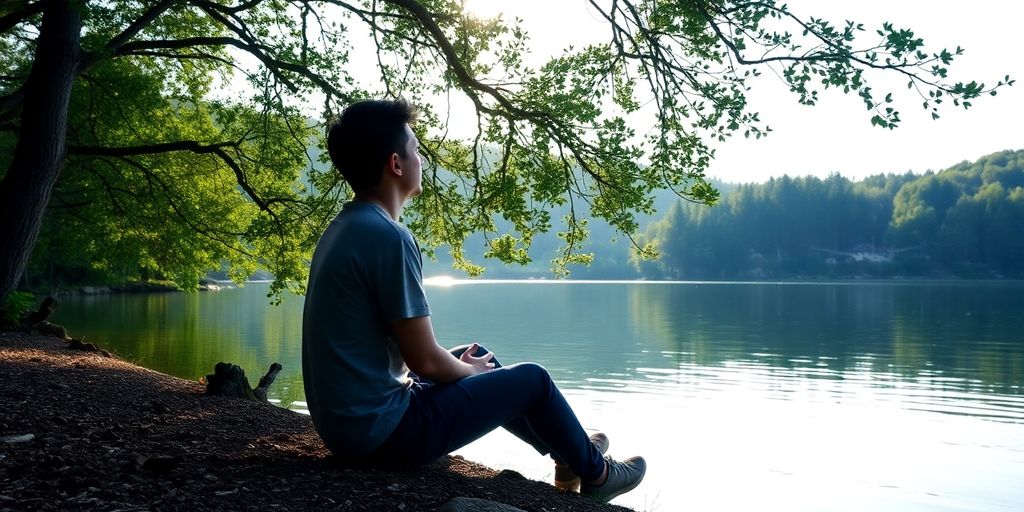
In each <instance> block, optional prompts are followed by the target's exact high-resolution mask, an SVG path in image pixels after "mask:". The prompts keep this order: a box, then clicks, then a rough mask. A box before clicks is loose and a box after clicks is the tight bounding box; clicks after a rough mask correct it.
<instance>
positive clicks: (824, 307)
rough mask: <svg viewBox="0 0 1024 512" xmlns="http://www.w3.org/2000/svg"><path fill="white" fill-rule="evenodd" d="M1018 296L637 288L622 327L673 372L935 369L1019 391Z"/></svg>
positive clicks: (985, 288)
mask: <svg viewBox="0 0 1024 512" xmlns="http://www.w3.org/2000/svg"><path fill="white" fill-rule="evenodd" d="M1022 297H1024V290H1022V289H1021V287H1020V286H1019V285H1005V286H1004V285H999V284H986V283H973V284H954V285H949V284H935V283H911V284H837V285H816V284H809V285H803V284H679V285H664V286H661V285H643V286H639V285H638V286H632V287H631V289H630V292H629V315H630V317H629V322H630V324H631V326H632V327H633V329H634V331H635V332H636V333H637V335H638V336H639V337H641V338H642V339H643V340H645V342H646V343H647V344H648V346H650V347H651V349H652V350H658V351H662V352H664V353H665V355H667V356H669V357H667V358H664V359H663V360H662V361H663V364H664V363H667V362H668V361H672V363H673V364H674V367H675V368H679V367H680V365H683V364H698V365H720V364H723V363H725V362H730V361H753V362H758V363H763V364H767V365H770V366H772V367H776V368H785V369H794V368H800V367H806V366H807V365H808V364H811V363H813V364H814V365H815V366H816V367H819V368H821V367H826V368H828V369H829V370H831V371H834V372H836V373H837V374H841V373H844V372H850V371H856V372H865V371H867V372H871V373H887V374H894V375H897V376H899V377H901V378H905V379H918V378H919V377H922V375H923V376H925V377H927V376H928V375H929V374H930V372H941V373H942V374H944V375H947V376H950V377H956V378H961V379H965V381H964V382H965V383H967V382H969V381H970V380H980V381H981V382H982V383H983V384H984V385H985V386H988V387H989V388H992V389H993V390H999V391H1004V392H1017V393H1020V391H1021V390H1020V388H1019V385H1020V384H1019V383H1020V382H1022V380H1021V377H1022V373H1021V370H1022V367H1024V346H1022V345H1024V343H1021V342H1022V341H1024V340H1022V339H1021V337H1022V336H1024V330H1022V329H1021V328H1022V327H1024V321H1021V319H1022V313H1021V311H1024V300H1022ZM1015 326H1016V327H1015ZM956 385H957V386H960V387H961V388H962V387H963V386H965V385H966V384H956ZM1013 386H1018V388H1016V390H1015V391H1014V389H1013Z"/></svg>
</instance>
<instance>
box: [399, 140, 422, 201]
mask: <svg viewBox="0 0 1024 512" xmlns="http://www.w3.org/2000/svg"><path fill="white" fill-rule="evenodd" d="M405 134H406V136H407V137H408V138H407V140H406V141H405V155H406V157H405V158H401V155H399V161H400V162H401V164H402V171H403V172H402V181H403V183H405V184H406V185H407V186H408V190H409V197H416V196H418V195H420V193H421V192H423V161H422V160H421V159H420V141H419V139H417V138H416V134H415V133H413V131H412V128H410V127H409V125H405Z"/></svg>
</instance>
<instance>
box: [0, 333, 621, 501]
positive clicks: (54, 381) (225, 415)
mask: <svg viewBox="0 0 1024 512" xmlns="http://www.w3.org/2000/svg"><path fill="white" fill-rule="evenodd" d="M66 345H67V344H66V343H65V342H64V341H62V340H60V339H57V338H46V337H40V336H28V335H24V334H19V333H0V390H2V392H0V437H4V438H6V441H8V442H0V511H7V510H19V511H20V510H111V511H113V510H122V511H128V510H256V509H259V510H262V511H286V510H373V511H378V510H380V511H386V510H395V511H403V512H404V511H419V510H422V511H434V510H437V509H438V507H440V506H441V505H442V504H444V503H445V502H446V501H448V500H449V499H451V498H453V497H456V496H466V497H473V498H482V499H487V500H493V501H498V502H501V503H506V504H509V505H513V506H515V507H519V508H521V509H524V510H529V511H583V510H609V511H614V510H618V511H624V510H627V509H625V508H622V507H615V506H609V505H599V504H596V503H594V502H591V501H589V500H587V499H585V498H583V497H581V496H579V495H577V494H572V493H567V492H562V491H559V490H557V489H555V488H554V487H552V486H550V485H548V484H546V483H541V482H536V481H531V480H526V479H524V478H523V477H522V476H520V475H519V474H517V473H514V472H510V471H503V472H497V471H494V470H492V469H490V468H487V467H484V466H481V465H479V464H476V463H473V462H470V461H467V460H464V459H462V458H461V457H448V458H444V459H441V460H440V461H438V462H435V463H434V464H432V465H429V466H426V467H423V468H419V469H415V470H406V471H382V470H364V469H348V468H343V467H339V466H338V465H336V464H334V463H333V462H332V459H331V458H330V457H329V452H328V451H327V450H326V449H325V448H324V446H323V444H322V443H321V441H320V439H319V437H317V435H316V432H315V431H314V430H313V426H312V423H311V422H310V420H309V418H308V417H307V416H303V415H300V414H297V413H294V412H291V411H288V410H285V409H281V408H277V407H274V406H271V405H268V404H265V403H257V402H247V401H241V400H232V399H225V398H220V397H207V396H205V395H204V394H203V392H204V388H203V386H201V385H200V384H199V383H197V382H192V381H187V380H182V379H178V378H175V377H171V376H168V375H165V374H162V373H158V372H154V371H151V370H147V369H145V368H141V367H139V366H136V365H133V364H130V363H127V362H124V361H121V360H119V359H116V358H108V357H103V356H102V355H100V354H98V353H95V352H82V351H77V350H70V349H67V348H65V347H66ZM251 371H255V369H252V370H251ZM27 434H31V436H32V437H31V439H30V440H24V439H26V438H27V437H29V436H27ZM11 436H20V437H18V438H14V439H11ZM9 441H17V442H9Z"/></svg>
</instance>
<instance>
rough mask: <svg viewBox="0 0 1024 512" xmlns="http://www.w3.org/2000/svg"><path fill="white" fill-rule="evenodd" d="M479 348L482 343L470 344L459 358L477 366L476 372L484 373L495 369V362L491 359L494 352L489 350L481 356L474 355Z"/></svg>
mask: <svg viewBox="0 0 1024 512" xmlns="http://www.w3.org/2000/svg"><path fill="white" fill-rule="evenodd" d="M479 349H480V345H478V344H476V343H474V344H472V345H470V346H469V348H468V349H466V351H465V352H463V353H462V355H461V356H459V360H460V361H462V362H463V363H466V364H468V365H471V366H472V367H473V368H475V369H476V373H483V372H486V371H488V370H492V369H494V363H492V362H491V360H492V359H494V354H493V353H491V352H488V353H486V354H484V355H482V356H480V357H476V356H474V355H473V354H475V353H476V351H477V350H479Z"/></svg>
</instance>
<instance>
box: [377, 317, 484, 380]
mask: <svg viewBox="0 0 1024 512" xmlns="http://www.w3.org/2000/svg"><path fill="white" fill-rule="evenodd" d="M391 337H392V338H393V339H394V340H395V342H396V343H398V350H399V351H401V352H402V359H405V364H406V365H407V366H408V367H409V369H410V370H412V371H413V373H415V374H416V375H419V376H420V377H425V378H427V379H430V380H432V381H434V382H440V383H443V382H454V381H457V380H459V379H461V378H463V377H469V376H470V375H476V374H478V373H482V372H486V371H487V370H490V369H491V368H493V367H494V363H492V362H491V359H493V358H494V356H492V355H490V354H487V355H485V356H483V357H472V354H473V353H475V352H476V350H477V349H478V348H479V345H475V344H474V346H473V347H470V348H469V349H468V350H466V353H467V354H469V355H468V356H466V357H468V359H466V358H463V359H456V358H455V356H453V355H452V354H451V353H450V352H448V351H447V350H445V349H443V348H441V346H440V345H438V344H437V340H436V339H435V338H434V326H433V325H432V324H431V323H430V317H429V316H421V317H416V318H406V319H403V320H396V321H394V322H392V323H391Z"/></svg>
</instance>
